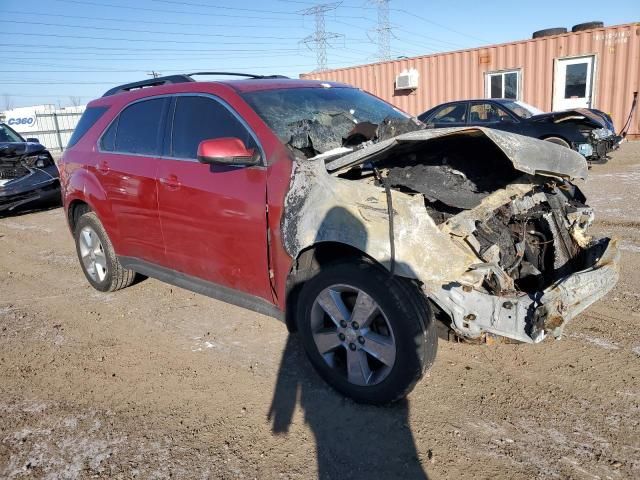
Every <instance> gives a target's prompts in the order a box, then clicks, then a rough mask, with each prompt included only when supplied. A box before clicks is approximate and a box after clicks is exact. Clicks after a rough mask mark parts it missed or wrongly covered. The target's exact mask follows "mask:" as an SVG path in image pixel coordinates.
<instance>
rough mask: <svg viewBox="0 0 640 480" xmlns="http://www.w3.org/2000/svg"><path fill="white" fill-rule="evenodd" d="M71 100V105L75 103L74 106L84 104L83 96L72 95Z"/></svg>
mask: <svg viewBox="0 0 640 480" xmlns="http://www.w3.org/2000/svg"><path fill="white" fill-rule="evenodd" d="M69 102H71V105H73V106H74V107H79V106H80V105H82V97H75V96H70V97H69Z"/></svg>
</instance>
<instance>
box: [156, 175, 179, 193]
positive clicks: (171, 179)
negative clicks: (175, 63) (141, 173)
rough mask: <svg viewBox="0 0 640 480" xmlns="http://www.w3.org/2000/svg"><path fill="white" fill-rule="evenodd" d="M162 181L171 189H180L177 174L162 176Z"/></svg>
mask: <svg viewBox="0 0 640 480" xmlns="http://www.w3.org/2000/svg"><path fill="white" fill-rule="evenodd" d="M160 183H161V184H162V185H164V186H165V187H167V188H168V189H169V190H178V189H179V188H180V186H181V184H180V181H179V180H178V177H177V176H176V175H169V176H168V177H166V178H160Z"/></svg>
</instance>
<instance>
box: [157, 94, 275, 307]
mask: <svg viewBox="0 0 640 480" xmlns="http://www.w3.org/2000/svg"><path fill="white" fill-rule="evenodd" d="M169 116H170V118H172V125H171V128H170V131H171V135H170V138H171V141H170V145H169V148H168V151H167V154H168V157H167V158H162V159H161V160H160V162H159V164H158V207H159V213H160V223H161V226H162V232H163V235H164V241H165V246H166V256H167V262H168V264H169V266H170V268H172V269H173V270H176V271H178V272H181V273H185V274H188V275H191V276H194V277H198V278H200V279H203V280H206V281H208V282H212V283H215V284H217V285H221V286H224V287H231V288H233V289H236V290H240V291H242V292H245V293H248V294H251V295H254V296H258V297H262V298H264V299H267V300H269V301H271V300H272V297H271V293H270V291H271V290H270V286H269V275H268V262H267V223H266V170H265V168H264V167H262V166H251V167H247V166H245V167H230V166H221V165H207V164H203V163H199V162H198V161H197V156H196V153H197V149H198V145H199V144H200V142H201V141H203V140H207V139H215V138H224V137H235V138H239V139H241V140H242V141H243V142H244V143H245V145H246V146H247V148H259V146H258V143H257V140H256V138H255V136H254V135H253V134H252V133H251V132H250V131H249V128H248V127H247V126H245V124H244V123H243V122H242V121H240V119H239V117H238V116H237V115H236V114H235V113H234V112H233V111H232V110H231V108H230V107H229V106H227V105H226V104H225V103H223V102H222V101H220V100H218V99H217V98H216V97H213V96H209V95H197V94H193V95H189V94H184V95H178V96H176V97H175V100H174V103H173V105H172V111H171V112H170V115H169Z"/></svg>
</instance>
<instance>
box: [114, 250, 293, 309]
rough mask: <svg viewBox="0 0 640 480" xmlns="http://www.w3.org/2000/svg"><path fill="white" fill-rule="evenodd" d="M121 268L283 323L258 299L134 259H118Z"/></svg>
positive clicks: (270, 306)
mask: <svg viewBox="0 0 640 480" xmlns="http://www.w3.org/2000/svg"><path fill="white" fill-rule="evenodd" d="M118 260H120V263H121V264H122V266H123V267H125V268H128V269H130V270H133V271H134V272H138V273H141V274H142V275H146V276H147V277H152V278H155V279H158V280H160V281H162V282H165V283H169V284H171V285H175V286H176V287H180V288H184V289H186V290H190V291H192V292H195V293H199V294H201V295H206V296H207V297H211V298H215V299H216V300H221V301H223V302H226V303H231V304H232V305H237V306H238V307H243V308H246V309H248V310H252V311H254V312H258V313H261V314H263V315H268V316H270V317H274V318H277V319H278V320H283V321H284V312H283V311H281V310H280V309H278V308H277V307H276V306H275V305H273V304H271V303H269V302H268V301H267V300H264V299H262V298H260V297H256V296H254V295H250V294H248V293H244V292H240V291H238V290H234V289H232V288H229V287H224V286H222V285H218V284H216V283H212V282H208V281H206V280H202V279H200V278H196V277H192V276H191V275H187V274H184V273H181V272H177V271H175V270H171V269H169V268H166V267H161V266H158V265H155V264H153V263H149V262H145V261H144V260H140V259H138V258H134V257H118Z"/></svg>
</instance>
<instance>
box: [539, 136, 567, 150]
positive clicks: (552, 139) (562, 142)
mask: <svg viewBox="0 0 640 480" xmlns="http://www.w3.org/2000/svg"><path fill="white" fill-rule="evenodd" d="M543 140H544V141H545V142H550V143H555V144H556V145H560V146H562V147H567V148H571V145H569V143H568V142H567V141H566V140H565V139H563V138H560V137H547V138H543Z"/></svg>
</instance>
